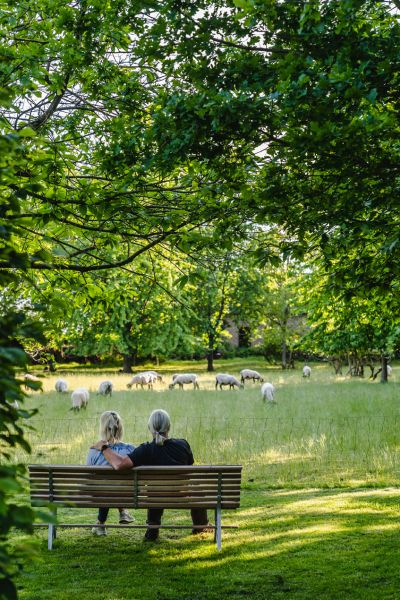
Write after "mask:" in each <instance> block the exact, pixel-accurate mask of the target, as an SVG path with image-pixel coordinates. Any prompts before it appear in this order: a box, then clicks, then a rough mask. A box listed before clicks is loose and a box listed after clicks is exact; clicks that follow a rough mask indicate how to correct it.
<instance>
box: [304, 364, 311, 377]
mask: <svg viewBox="0 0 400 600" xmlns="http://www.w3.org/2000/svg"><path fill="white" fill-rule="evenodd" d="M303 377H311V367H309V366H308V365H305V366H304V367H303Z"/></svg>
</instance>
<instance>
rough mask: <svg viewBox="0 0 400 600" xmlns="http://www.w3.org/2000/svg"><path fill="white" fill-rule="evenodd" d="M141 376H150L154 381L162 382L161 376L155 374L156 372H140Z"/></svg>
mask: <svg viewBox="0 0 400 600" xmlns="http://www.w3.org/2000/svg"><path fill="white" fill-rule="evenodd" d="M141 375H151V376H152V377H153V378H154V380H153V381H155V380H158V381H162V380H163V378H162V375H160V373H157V371H142V373H141Z"/></svg>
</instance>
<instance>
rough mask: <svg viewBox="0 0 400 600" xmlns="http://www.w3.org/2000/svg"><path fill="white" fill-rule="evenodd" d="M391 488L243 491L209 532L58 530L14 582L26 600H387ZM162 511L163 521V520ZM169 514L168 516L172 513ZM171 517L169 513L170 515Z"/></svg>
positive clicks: (394, 544) (395, 528)
mask: <svg viewBox="0 0 400 600" xmlns="http://www.w3.org/2000/svg"><path fill="white" fill-rule="evenodd" d="M399 495H400V494H399V490H396V489H381V490H379V489H375V490H365V489H363V490H274V491H268V490H265V491H261V492H260V491H258V492H257V491H254V492H248V493H245V494H244V498H243V505H242V508H241V509H240V510H238V511H236V512H231V513H227V517H226V519H225V523H226V524H229V523H237V524H238V525H239V527H240V528H239V529H238V530H237V531H232V530H231V531H229V530H227V531H225V532H224V534H223V548H222V552H220V553H218V552H217V551H216V550H215V546H214V544H213V541H212V535H210V534H208V535H206V534H204V535H201V536H196V537H194V536H191V535H188V534H187V533H182V532H180V531H178V532H176V531H172V532H171V531H170V530H162V532H161V541H159V542H157V543H155V544H148V543H144V542H143V541H142V536H143V531H141V530H139V531H137V530H136V531H135V530H133V531H132V530H130V531H121V530H118V531H115V530H113V531H110V532H109V535H108V536H107V537H106V538H94V537H92V536H91V534H90V532H89V531H88V530H72V531H70V530H63V531H61V532H60V536H59V538H58V539H57V540H56V542H55V549H54V550H53V551H52V552H48V551H47V549H46V540H45V535H44V533H43V532H42V533H40V534H37V537H38V538H39V544H40V554H39V561H38V562H36V563H32V564H29V565H26V570H25V573H24V575H22V576H21V577H20V579H19V584H20V598H21V599H25V600H39V599H40V600H47V599H50V598H51V599H52V600H61V599H64V598H65V599H66V598H68V599H69V600H75V599H78V598H79V599H81V598H85V600H92V599H93V600H94V599H100V600H136V599H141V598H146V599H147V600H172V599H173V600H206V599H210V600H214V599H217V598H218V600H220V599H221V598H224V597H230V598H234V599H235V598H255V599H260V600H261V599H266V598H272V599H275V598H276V599H278V598H288V597H291V598H296V599H304V600H305V599H307V600H310V599H318V600H319V599H332V600H333V599H335V600H337V599H342V598H343V599H348V598H349V599H360V600H361V599H363V600H364V599H367V600H372V599H373V600H375V599H376V598H379V599H382V598H383V599H386V598H387V599H389V598H390V599H395V598H398V597H399V595H400V594H399V592H400V574H399V569H398V564H399V558H400V551H399V543H398V542H399V533H400V532H399V529H400V524H399V513H400V507H399ZM172 514H173V513H172V512H170V511H167V513H166V516H165V522H167V521H169V522H171V516H172ZM174 518H175V517H174ZM179 518H180V517H178V519H179Z"/></svg>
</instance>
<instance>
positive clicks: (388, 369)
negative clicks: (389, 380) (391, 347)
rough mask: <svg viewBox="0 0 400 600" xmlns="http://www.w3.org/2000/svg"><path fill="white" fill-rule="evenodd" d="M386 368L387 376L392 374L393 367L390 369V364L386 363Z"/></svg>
mask: <svg viewBox="0 0 400 600" xmlns="http://www.w3.org/2000/svg"><path fill="white" fill-rule="evenodd" d="M386 368H387V374H388V377H389V376H390V375H391V374H392V371H393V369H392V367H391V366H390V365H387V367H386Z"/></svg>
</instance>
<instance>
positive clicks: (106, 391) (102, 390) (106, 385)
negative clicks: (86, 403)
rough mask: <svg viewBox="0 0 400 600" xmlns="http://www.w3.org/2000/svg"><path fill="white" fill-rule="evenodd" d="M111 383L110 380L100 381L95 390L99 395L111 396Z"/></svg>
mask: <svg viewBox="0 0 400 600" xmlns="http://www.w3.org/2000/svg"><path fill="white" fill-rule="evenodd" d="M112 391H113V384H112V382H111V381H108V380H106V381H102V382H101V383H100V385H99V389H98V391H97V393H98V394H100V395H101V396H112Z"/></svg>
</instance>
